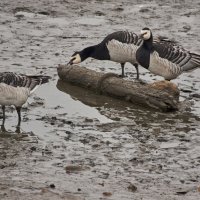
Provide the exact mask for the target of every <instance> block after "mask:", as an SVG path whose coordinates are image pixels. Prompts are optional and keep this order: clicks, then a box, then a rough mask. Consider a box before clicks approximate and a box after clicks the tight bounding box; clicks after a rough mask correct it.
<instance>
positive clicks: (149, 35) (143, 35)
mask: <svg viewBox="0 0 200 200" xmlns="http://www.w3.org/2000/svg"><path fill="white" fill-rule="evenodd" d="M140 38H142V39H143V40H149V39H151V38H152V32H151V30H150V29H149V28H143V29H142V30H141V34H140Z"/></svg>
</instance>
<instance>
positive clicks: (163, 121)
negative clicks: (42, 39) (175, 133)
mask: <svg viewBox="0 0 200 200" xmlns="http://www.w3.org/2000/svg"><path fill="white" fill-rule="evenodd" d="M57 88H58V89H59V90H60V91H62V92H65V93H67V94H69V95H70V96H71V98H73V99H75V100H79V101H81V102H82V103H84V104H86V105H88V106H91V107H95V108H96V109H97V110H98V111H99V112H100V113H101V114H102V115H105V116H106V117H108V118H110V119H112V120H115V121H123V120H124V119H126V120H129V123H130V122H131V121H132V122H133V124H136V125H139V126H141V127H142V129H149V128H152V127H162V129H163V130H168V131H169V129H170V130H172V129H173V130H183V131H184V132H188V131H190V130H193V129H195V128H198V129H200V123H199V122H200V117H199V116H198V115H195V114H194V113H192V111H186V110H187V109H186V110H183V111H178V112H168V113H163V112H159V111H156V110H151V109H145V108H142V107H141V106H137V105H133V104H131V103H129V102H124V101H121V100H118V99H114V98H111V97H107V96H103V95H99V94H96V93H94V92H92V91H90V90H87V89H84V88H81V87H78V86H74V85H71V84H70V83H66V82H63V81H61V80H58V82H57Z"/></svg>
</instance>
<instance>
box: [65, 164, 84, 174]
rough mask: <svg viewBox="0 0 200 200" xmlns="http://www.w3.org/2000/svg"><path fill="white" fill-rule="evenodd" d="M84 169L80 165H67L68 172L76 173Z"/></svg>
mask: <svg viewBox="0 0 200 200" xmlns="http://www.w3.org/2000/svg"><path fill="white" fill-rule="evenodd" d="M82 170H84V169H83V167H82V166H80V165H68V166H66V167H65V171H66V173H68V174H69V173H76V172H80V171H82Z"/></svg>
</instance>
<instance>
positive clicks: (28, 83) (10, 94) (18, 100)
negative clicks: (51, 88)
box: [0, 72, 50, 127]
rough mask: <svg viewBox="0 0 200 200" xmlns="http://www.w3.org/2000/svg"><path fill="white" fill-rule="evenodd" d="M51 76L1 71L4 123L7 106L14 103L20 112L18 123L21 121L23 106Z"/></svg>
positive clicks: (1, 99)
mask: <svg viewBox="0 0 200 200" xmlns="http://www.w3.org/2000/svg"><path fill="white" fill-rule="evenodd" d="M49 79H50V77H49V76H43V75H35V76H27V75H23V74H19V75H18V74H15V73H12V72H3V73H0V105H1V106H2V111H3V123H2V126H4V123H5V107H6V106H10V105H14V106H15V108H16V110H17V114H18V124H17V126H18V127H19V126H20V123H21V107H22V105H23V104H24V103H25V102H26V101H27V99H28V97H29V95H30V94H31V93H33V92H34V90H35V89H36V88H37V86H39V85H41V84H44V83H47V82H48V81H49Z"/></svg>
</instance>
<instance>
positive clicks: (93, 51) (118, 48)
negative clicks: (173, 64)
mask: <svg viewBox="0 0 200 200" xmlns="http://www.w3.org/2000/svg"><path fill="white" fill-rule="evenodd" d="M153 42H154V43H155V44H157V43H158V44H159V43H161V42H162V43H166V42H168V39H167V38H165V37H161V36H158V37H155V39H154V41H153ZM141 44H142V39H141V38H139V37H138V35H137V34H135V33H133V32H129V31H117V32H114V33H111V34H109V35H108V36H106V37H105V38H104V40H103V41H102V42H100V43H99V44H97V45H93V46H89V47H86V48H84V49H83V50H82V51H77V52H75V53H74V54H73V55H72V57H71V59H70V61H69V64H71V65H72V64H78V63H81V62H83V61H84V60H85V59H87V58H89V57H91V58H95V59H97V60H110V61H114V62H117V63H120V64H121V69H122V75H121V76H122V77H124V66H125V63H126V62H129V63H131V64H132V65H134V66H135V69H136V72H137V79H139V70H138V63H137V61H136V51H137V49H138V47H139V46H140V45H141Z"/></svg>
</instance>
